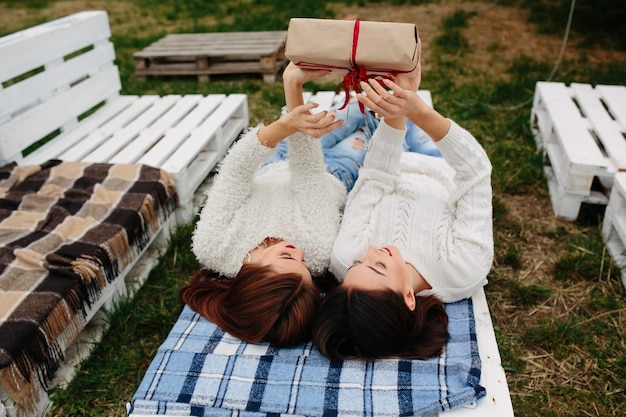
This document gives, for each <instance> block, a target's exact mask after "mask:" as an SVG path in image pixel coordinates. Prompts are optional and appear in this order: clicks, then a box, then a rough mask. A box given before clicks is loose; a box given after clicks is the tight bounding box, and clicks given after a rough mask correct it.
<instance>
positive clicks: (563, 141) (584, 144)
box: [536, 82, 607, 173]
mask: <svg viewBox="0 0 626 417" xmlns="http://www.w3.org/2000/svg"><path fill="white" fill-rule="evenodd" d="M536 94H540V95H541V97H542V99H543V103H544V105H545V108H546V110H547V113H548V116H549V117H550V120H551V121H552V128H553V129H554V131H555V133H556V135H555V136H554V137H553V139H554V140H555V141H557V142H558V145H559V148H560V149H561V152H563V153H564V154H565V156H566V158H567V161H568V164H569V165H570V167H571V168H572V169H577V170H579V171H588V172H592V173H596V172H598V171H602V170H604V169H606V167H607V162H606V158H605V157H604V155H602V152H601V151H600V149H599V148H598V146H597V145H596V143H595V140H594V139H593V137H592V136H591V134H590V133H589V129H588V127H587V124H586V123H585V121H584V120H583V118H582V116H581V114H580V111H579V110H578V108H577V107H576V104H575V103H574V102H573V101H572V98H571V96H570V91H569V90H568V89H567V87H566V86H565V84H563V83H544V82H539V83H537V92H536Z"/></svg>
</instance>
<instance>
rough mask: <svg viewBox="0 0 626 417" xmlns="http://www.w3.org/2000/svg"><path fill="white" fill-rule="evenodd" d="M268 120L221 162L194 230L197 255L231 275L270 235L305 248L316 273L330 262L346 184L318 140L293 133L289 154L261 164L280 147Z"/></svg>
mask: <svg viewBox="0 0 626 417" xmlns="http://www.w3.org/2000/svg"><path fill="white" fill-rule="evenodd" d="M261 127H262V125H260V126H257V127H256V128H253V129H250V130H249V131H248V132H247V133H245V134H243V135H242V137H241V138H240V139H239V140H238V141H237V142H236V143H235V144H234V145H233V146H232V147H231V149H230V150H229V152H228V154H227V156H226V157H225V158H224V160H223V161H222V163H221V164H220V166H219V171H218V173H217V174H216V176H215V178H214V183H213V185H212V186H211V188H210V189H209V190H208V191H207V193H206V202H205V204H204V206H203V208H202V211H201V213H200V219H199V220H198V223H197V224H196V228H195V230H194V233H193V237H192V250H193V253H194V254H195V255H196V257H197V259H198V261H199V262H200V263H202V264H203V265H205V266H206V267H207V268H209V269H211V270H213V271H217V272H220V273H221V274H222V275H224V276H226V277H231V278H232V277H234V276H235V275H237V273H238V272H239V270H240V269H241V266H242V264H243V261H244V259H245V257H246V255H247V253H248V252H250V251H251V250H252V249H254V248H255V247H257V246H258V245H259V244H261V243H262V242H263V240H264V239H265V238H267V237H271V238H278V239H283V240H285V241H289V242H292V243H293V244H294V245H295V246H296V247H298V248H300V249H302V250H304V259H305V261H306V262H307V263H308V265H309V268H310V270H311V273H312V274H318V273H321V272H322V271H324V270H325V269H327V268H328V265H329V262H330V253H331V249H332V245H333V241H334V239H335V237H336V235H337V232H338V230H339V222H340V216H341V210H342V208H343V206H344V204H345V200H346V191H345V188H344V186H343V185H342V184H341V182H340V181H339V180H338V179H337V178H336V177H335V176H333V175H332V174H329V173H327V172H326V168H325V165H324V158H323V154H322V150H321V147H320V143H319V141H318V140H315V139H313V138H311V137H310V136H306V135H303V134H300V133H296V134H294V135H292V136H290V137H289V138H287V142H288V155H289V159H288V160H287V161H281V162H278V163H273V164H270V165H267V166H265V167H263V168H262V169H261V170H259V171H258V172H256V171H257V168H258V167H259V165H260V164H261V163H262V162H263V161H264V160H265V159H266V158H267V157H269V156H270V155H271V154H272V152H274V149H273V148H269V147H266V146H264V145H262V144H261V143H259V139H258V136H257V133H258V131H259V129H260V128H261Z"/></svg>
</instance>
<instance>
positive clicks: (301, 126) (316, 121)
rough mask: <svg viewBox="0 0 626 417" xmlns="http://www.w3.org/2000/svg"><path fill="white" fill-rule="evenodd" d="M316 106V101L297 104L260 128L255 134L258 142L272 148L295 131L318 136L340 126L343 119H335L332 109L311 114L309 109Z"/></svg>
mask: <svg viewBox="0 0 626 417" xmlns="http://www.w3.org/2000/svg"><path fill="white" fill-rule="evenodd" d="M317 106H318V104H317V103H308V104H303V105H300V106H297V107H296V108H294V109H292V110H291V111H290V112H289V113H287V114H286V115H284V116H283V117H281V118H280V119H278V120H276V121H275V122H273V123H271V124H269V125H267V126H265V127H263V128H261V129H260V130H259V133H258V134H257V135H258V138H259V142H261V144H263V145H265V146H267V147H270V148H273V147H274V146H276V145H277V144H278V142H280V141H281V140H283V139H285V138H286V137H287V136H291V135H293V134H294V133H296V132H300V133H303V134H305V135H308V136H311V137H314V138H320V137H322V136H323V135H325V134H326V133H328V132H332V131H333V130H335V129H337V128H338V127H339V126H341V124H342V123H343V120H341V119H339V120H335V112H334V111H330V112H328V111H322V112H319V113H316V114H311V110H313V109H314V108H316V107H317Z"/></svg>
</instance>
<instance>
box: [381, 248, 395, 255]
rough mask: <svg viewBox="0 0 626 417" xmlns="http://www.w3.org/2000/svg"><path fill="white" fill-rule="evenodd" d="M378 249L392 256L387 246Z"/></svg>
mask: <svg viewBox="0 0 626 417" xmlns="http://www.w3.org/2000/svg"><path fill="white" fill-rule="evenodd" d="M380 250H382V251H385V252H387V254H388V255H389V256H393V254H392V253H391V251H390V250H389V248H380Z"/></svg>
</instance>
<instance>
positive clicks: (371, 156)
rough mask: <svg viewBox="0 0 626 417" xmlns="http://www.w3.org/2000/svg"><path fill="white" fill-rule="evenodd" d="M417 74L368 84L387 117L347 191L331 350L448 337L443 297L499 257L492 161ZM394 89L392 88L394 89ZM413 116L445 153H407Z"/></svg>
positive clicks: (370, 103)
mask: <svg viewBox="0 0 626 417" xmlns="http://www.w3.org/2000/svg"><path fill="white" fill-rule="evenodd" d="M420 77H421V73H420V67H419V65H418V70H417V75H415V76H408V75H400V76H397V77H395V81H396V82H393V81H391V80H384V81H383V83H384V87H383V86H382V85H380V83H379V81H376V80H370V82H369V84H368V83H362V88H363V91H364V93H365V94H358V95H357V99H358V100H359V101H360V102H361V103H363V104H364V105H365V106H367V107H368V108H370V109H371V110H373V111H375V112H376V113H378V114H380V115H382V116H383V121H382V122H381V123H380V125H379V126H378V128H377V129H376V131H375V133H374V135H373V136H372V138H371V141H370V147H369V149H368V152H367V155H366V157H365V161H364V165H363V167H362V168H361V170H360V171H359V178H358V180H357V182H356V184H355V185H354V188H353V189H352V191H351V192H350V194H349V195H348V200H347V203H346V208H345V212H344V216H343V219H342V224H341V228H340V231H339V234H338V236H337V239H336V240H335V243H334V246H333V252H332V255H331V265H330V270H331V272H332V273H333V274H334V275H335V276H336V277H337V278H338V279H339V281H340V282H341V286H340V287H339V288H337V289H336V290H333V291H331V292H330V293H329V294H327V295H326V297H325V298H324V301H323V303H322V306H321V309H320V311H319V313H318V317H317V319H316V322H315V325H314V329H313V341H314V344H315V346H316V347H317V348H318V349H319V350H320V351H321V352H322V353H323V354H324V355H326V356H327V357H329V358H332V359H343V358H351V357H360V358H366V359H372V358H378V357H389V356H402V357H407V358H418V359H423V358H427V357H430V356H435V355H438V354H440V353H441V352H442V350H443V349H444V347H445V344H446V342H447V340H448V337H449V336H448V332H447V315H446V312H445V308H444V305H443V303H444V302H445V303H449V302H454V301H458V300H461V299H463V298H467V297H470V296H471V295H472V294H473V293H474V292H475V291H476V290H477V289H479V288H480V287H482V286H483V285H485V284H486V283H487V278H486V277H487V274H488V272H489V270H490V268H491V263H492V260H493V237H492V209H491V164H490V162H489V159H488V157H487V155H486V153H485V151H484V150H483V149H482V147H481V146H480V144H479V143H478V142H477V141H476V139H475V138H474V137H473V136H472V135H471V134H470V133H469V132H467V131H466V130H464V129H463V128H461V127H460V126H458V125H457V124H456V123H455V122H453V121H451V120H449V119H446V118H444V117H443V116H442V115H441V114H439V113H438V112H437V111H436V110H434V109H432V108H431V107H429V106H428V105H427V104H426V103H424V102H423V101H422V100H421V98H420V97H419V95H417V94H416V93H415V92H416V91H417V89H418V87H419V84H420ZM387 89H391V90H392V93H391V94H390V93H389V92H388V90H387ZM407 118H408V119H409V120H410V121H411V122H413V123H414V124H415V125H417V126H419V127H420V128H421V129H423V130H424V131H425V132H426V133H427V134H428V135H429V136H430V137H431V138H432V139H433V140H434V142H435V144H436V146H437V148H438V149H439V150H440V151H441V154H442V156H443V158H434V157H432V156H425V155H420V154H416V153H408V152H404V153H403V152H402V144H403V141H404V133H405V129H406V127H405V126H406V120H407Z"/></svg>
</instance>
